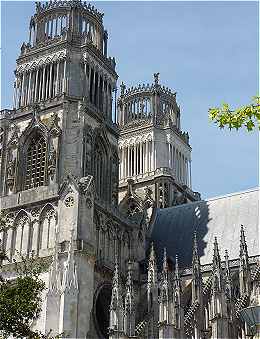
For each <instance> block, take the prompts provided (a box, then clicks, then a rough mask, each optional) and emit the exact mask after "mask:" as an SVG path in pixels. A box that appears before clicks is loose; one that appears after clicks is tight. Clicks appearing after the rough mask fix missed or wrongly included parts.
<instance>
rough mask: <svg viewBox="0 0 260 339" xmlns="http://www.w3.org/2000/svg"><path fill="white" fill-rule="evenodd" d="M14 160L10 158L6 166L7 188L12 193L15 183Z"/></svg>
mask: <svg viewBox="0 0 260 339" xmlns="http://www.w3.org/2000/svg"><path fill="white" fill-rule="evenodd" d="M15 167H16V159H13V158H12V157H10V159H9V161H8V165H7V187H8V188H9V189H10V190H11V191H12V190H13V188H14V181H15Z"/></svg>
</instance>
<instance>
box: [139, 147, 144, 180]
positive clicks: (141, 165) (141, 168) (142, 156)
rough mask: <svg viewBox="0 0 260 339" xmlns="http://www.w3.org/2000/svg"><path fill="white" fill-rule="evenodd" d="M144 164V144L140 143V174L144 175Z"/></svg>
mask: <svg viewBox="0 0 260 339" xmlns="http://www.w3.org/2000/svg"><path fill="white" fill-rule="evenodd" d="M143 163H144V153H143V143H142V142H141V143H140V173H141V174H143Z"/></svg>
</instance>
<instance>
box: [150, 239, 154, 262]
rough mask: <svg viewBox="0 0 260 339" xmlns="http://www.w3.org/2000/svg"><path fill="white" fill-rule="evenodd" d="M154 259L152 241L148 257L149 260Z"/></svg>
mask: <svg viewBox="0 0 260 339" xmlns="http://www.w3.org/2000/svg"><path fill="white" fill-rule="evenodd" d="M154 260H155V251H154V245H153V242H152V243H151V250H150V257H149V261H154Z"/></svg>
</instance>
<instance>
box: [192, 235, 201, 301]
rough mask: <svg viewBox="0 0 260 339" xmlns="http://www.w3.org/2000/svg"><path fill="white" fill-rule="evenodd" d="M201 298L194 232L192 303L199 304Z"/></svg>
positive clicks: (198, 259)
mask: <svg viewBox="0 0 260 339" xmlns="http://www.w3.org/2000/svg"><path fill="white" fill-rule="evenodd" d="M201 297H202V276H201V269H200V257H199V253H198V243H197V233H196V232H194V238H193V252H192V302H195V301H196V300H197V301H198V302H200V300H201Z"/></svg>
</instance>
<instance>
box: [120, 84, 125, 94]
mask: <svg viewBox="0 0 260 339" xmlns="http://www.w3.org/2000/svg"><path fill="white" fill-rule="evenodd" d="M120 88H121V95H124V94H125V89H126V85H125V84H124V83H123V81H122V82H121V85H120Z"/></svg>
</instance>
